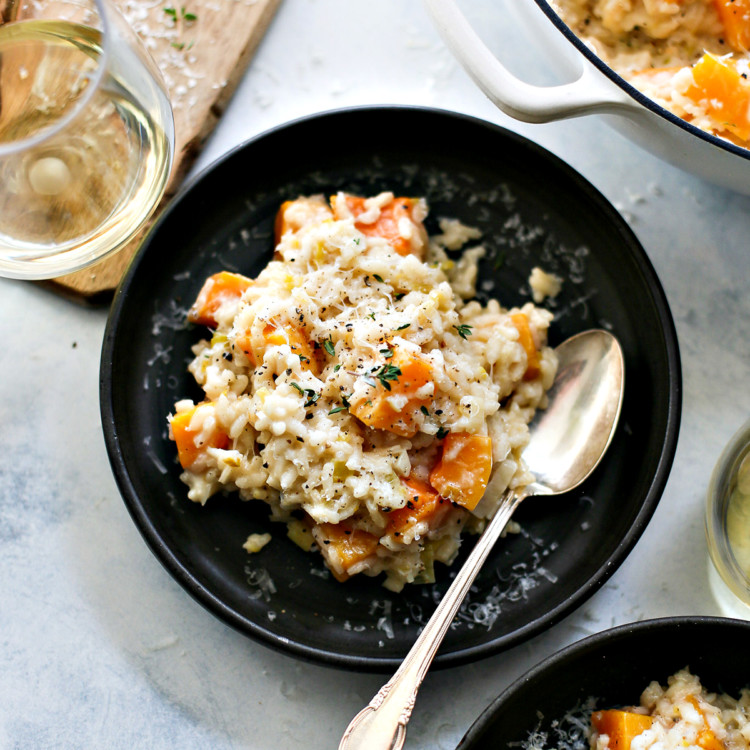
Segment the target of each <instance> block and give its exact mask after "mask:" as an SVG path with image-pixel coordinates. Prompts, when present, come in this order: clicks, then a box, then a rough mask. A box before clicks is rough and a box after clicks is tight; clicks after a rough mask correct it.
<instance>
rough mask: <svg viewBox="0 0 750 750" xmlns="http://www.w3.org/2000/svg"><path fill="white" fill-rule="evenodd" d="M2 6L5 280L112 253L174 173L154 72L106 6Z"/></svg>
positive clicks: (1, 247)
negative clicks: (171, 172)
mask: <svg viewBox="0 0 750 750" xmlns="http://www.w3.org/2000/svg"><path fill="white" fill-rule="evenodd" d="M4 1H5V5H4V4H3V0H0V13H2V21H1V22H0V276H6V277H11V278H19V279H49V278H53V277H56V276H60V275H63V274H66V273H70V272H72V271H77V270H80V269H82V268H85V267H86V266H89V265H91V264H93V263H95V262H97V261H98V260H100V259H102V258H104V257H105V256H107V255H109V254H111V253H114V252H116V251H117V250H119V249H121V248H122V247H123V246H124V245H125V244H126V243H128V242H129V241H130V240H131V239H133V237H134V236H135V235H136V234H137V233H138V231H139V230H140V229H141V228H142V227H143V226H144V224H145V223H146V221H147V220H148V218H149V216H150V215H151V214H152V212H153V210H154V209H155V208H156V206H157V204H158V203H159V200H160V199H161V197H162V195H163V193H164V188H165V186H166V183H167V179H168V177H169V173H170V170H171V167H172V160H173V154H174V120H173V116H172V109H171V106H170V103H169V98H168V96H167V92H166V88H165V86H164V83H163V81H162V78H161V75H160V73H159V70H158V68H157V67H156V65H155V64H154V62H153V60H152V59H151V58H150V56H149V55H148V53H147V51H146V50H145V49H144V47H143V45H142V44H141V42H140V40H139V39H138V37H137V36H136V34H135V33H134V32H133V31H132V29H130V27H129V26H128V24H127V22H126V21H125V19H124V18H123V17H122V16H121V15H120V13H119V11H118V10H117V9H116V8H115V7H114V6H113V5H112V4H111V0H28V2H27V0H4Z"/></svg>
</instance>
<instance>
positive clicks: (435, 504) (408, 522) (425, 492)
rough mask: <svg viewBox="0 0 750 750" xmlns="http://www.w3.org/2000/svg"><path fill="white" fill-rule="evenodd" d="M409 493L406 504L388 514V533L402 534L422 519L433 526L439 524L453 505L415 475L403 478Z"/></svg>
mask: <svg viewBox="0 0 750 750" xmlns="http://www.w3.org/2000/svg"><path fill="white" fill-rule="evenodd" d="M401 481H402V482H403V484H404V487H405V488H406V491H407V493H408V499H407V501H406V505H405V506H404V507H403V508H398V509H396V510H392V511H391V512H390V513H389V514H388V525H387V527H386V534H395V535H397V536H400V535H401V534H403V533H404V532H405V531H406V530H407V529H408V528H410V527H411V526H414V525H416V524H418V523H421V522H422V521H427V522H428V523H429V524H430V526H431V527H433V528H434V527H435V526H438V525H439V524H440V521H441V519H442V517H443V516H444V515H445V513H446V512H447V511H448V509H449V508H450V507H451V504H450V502H448V500H446V499H445V498H442V497H440V495H439V494H438V493H437V492H436V491H435V490H434V489H433V488H432V487H430V485H429V484H427V483H426V482H422V481H420V480H419V479H416V478H414V477H409V478H407V479H402V480H401Z"/></svg>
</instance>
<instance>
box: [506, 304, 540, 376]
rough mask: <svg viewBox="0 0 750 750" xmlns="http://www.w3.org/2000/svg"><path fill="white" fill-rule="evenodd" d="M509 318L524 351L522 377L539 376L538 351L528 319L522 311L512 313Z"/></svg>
mask: <svg viewBox="0 0 750 750" xmlns="http://www.w3.org/2000/svg"><path fill="white" fill-rule="evenodd" d="M510 319H511V321H512V322H513V325H514V326H515V327H516V330H517V331H518V343H519V344H521V346H522V347H523V349H524V351H525V352H526V372H524V374H523V379H524V380H533V379H534V378H537V377H539V373H540V372H541V369H540V367H539V352H538V351H537V348H536V345H535V344H534V336H533V335H532V333H531V326H529V319H528V318H527V317H526V315H525V314H524V313H514V314H513V315H511V316H510Z"/></svg>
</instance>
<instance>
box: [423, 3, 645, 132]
mask: <svg viewBox="0 0 750 750" xmlns="http://www.w3.org/2000/svg"><path fill="white" fill-rule="evenodd" d="M513 1H514V2H518V0H513ZM424 3H425V5H426V7H427V10H428V12H429V13H430V15H431V16H432V19H433V21H434V23H435V25H436V27H437V29H438V31H439V32H440V34H441V36H442V38H443V41H444V42H445V43H446V45H447V46H448V47H449V48H450V50H451V51H452V52H453V54H454V55H455V56H456V59H457V60H458V61H459V62H460V63H461V65H462V66H463V67H464V68H465V70H466V71H467V73H468V74H469V75H470V76H471V77H472V78H473V80H474V82H475V83H476V84H477V85H478V86H479V88H481V89H482V91H483V92H484V93H485V94H486V95H487V96H488V97H489V99H490V100H491V101H492V102H493V103H494V104H495V105H496V106H498V107H499V108H500V109H501V110H502V111H503V112H505V114H507V115H510V116H511V117H513V118H515V119H517V120H522V121H524V122H535V123H539V122H550V121H552V120H562V119H565V118H568V117H578V116H581V115H586V114H591V113H594V112H622V110H623V109H631V110H632V109H633V107H634V106H635V103H634V101H633V100H632V99H631V98H630V97H629V96H628V95H627V94H625V92H624V91H622V90H621V89H620V88H619V87H617V85H616V84H614V83H613V82H611V81H609V80H607V79H606V78H605V77H604V76H602V75H601V74H600V73H599V71H597V70H596V68H594V67H593V66H592V65H587V64H584V65H582V71H581V75H580V77H579V78H578V79H577V80H576V81H573V82H572V83H567V84H563V85H560V86H534V85H532V84H529V83H525V82H524V81H522V80H520V79H519V78H517V77H516V76H514V75H513V74H512V73H511V72H510V71H509V70H508V69H507V68H506V67H505V66H504V65H503V64H502V63H501V62H500V61H499V60H498V59H497V58H496V57H495V55H494V54H493V53H492V52H491V51H490V50H489V49H488V47H487V46H486V45H485V44H484V42H483V41H482V40H481V38H480V37H479V35H478V34H477V33H476V31H474V29H473V27H472V26H471V24H470V23H469V22H468V21H467V20H466V17H465V16H464V15H463V13H461V11H460V10H459V9H458V6H457V5H456V3H455V1H454V0H424Z"/></svg>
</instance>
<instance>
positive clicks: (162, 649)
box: [0, 0, 750, 750]
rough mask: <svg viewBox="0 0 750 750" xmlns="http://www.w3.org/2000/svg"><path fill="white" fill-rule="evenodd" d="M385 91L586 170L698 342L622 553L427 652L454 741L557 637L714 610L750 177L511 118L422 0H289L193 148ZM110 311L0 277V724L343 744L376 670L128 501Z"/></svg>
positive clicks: (606, 135)
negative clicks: (206, 593)
mask: <svg viewBox="0 0 750 750" xmlns="http://www.w3.org/2000/svg"><path fill="white" fill-rule="evenodd" d="M464 5H465V6H466V7H468V8H470V9H471V15H472V17H473V19H474V20H475V21H477V22H479V23H480V24H481V26H482V28H483V29H484V30H485V33H486V34H487V36H488V38H492V39H493V40H495V41H496V43H497V44H498V45H502V48H503V51H504V54H507V55H508V56H509V57H508V59H512V60H513V61H514V65H518V66H519V68H522V69H524V70H525V71H527V73H528V75H529V76H530V77H531V78H532V79H534V78H536V79H537V80H539V81H544V80H546V79H547V77H548V75H549V72H548V71H546V70H545V68H544V67H543V66H542V65H541V64H540V63H539V62H537V61H536V60H535V58H534V57H533V55H532V54H531V51H530V49H529V48H528V47H527V43H526V40H525V39H524V38H523V35H522V34H519V33H518V32H514V31H513V30H512V29H510V28H507V27H505V25H504V19H505V18H506V16H505V15H504V14H502V13H498V12H497V10H496V8H497V3H496V2H493V0H472V1H471V2H468V1H467V2H466V3H465V4H464ZM382 103H403V104H422V105H428V106H437V107H441V108H446V109H451V110H456V111H460V112H465V113H468V114H472V115H476V116H478V117H482V118H485V119H487V120H491V121H493V122H497V123H500V124H502V125H505V126H507V127H509V128H511V129H513V130H516V131H518V132H520V133H522V134H524V135H526V136H528V137H529V138H531V139H533V140H535V141H537V142H538V143H540V144H542V145H543V146H545V147H546V148H548V149H549V150H550V151H552V152H554V153H555V154H557V155H559V156H561V157H562V158H563V159H565V160H566V161H567V162H569V163H570V164H571V165H572V166H573V167H575V168H576V169H577V170H579V171H580V172H581V173H582V174H583V175H584V176H585V177H586V178H587V179H589V180H590V181H591V182H592V183H593V184H594V185H595V186H596V187H597V188H598V189H599V190H601V191H602V192H603V193H604V194H605V196H606V197H607V198H608V199H609V200H610V201H611V202H612V203H613V204H614V205H615V206H616V207H617V208H618V209H619V210H620V212H621V213H622V214H623V215H624V216H625V217H626V219H627V220H628V222H629V223H630V225H631V226H632V228H633V230H634V231H635V233H636V235H637V236H638V238H639V239H640V241H641V242H642V243H643V245H644V247H645V249H646V251H647V253H648V255H649V257H650V258H651V260H652V262H653V264H654V266H655V268H656V271H657V273H658V275H659V277H660V279H661V281H662V283H663V285H664V288H665V290H666V294H667V297H668V300H669V303H670V305H671V309H672V312H673V315H674V319H675V323H676V326H677V332H678V336H679V342H680V347H681V355H682V361H683V376H684V404H683V414H682V427H681V433H680V440H679V443H678V447H677V453H676V457H675V461H674V467H673V470H672V473H671V476H670V479H669V482H668V484H667V486H666V490H665V492H664V495H663V498H662V500H661V502H660V504H659V506H658V508H657V510H656V513H655V515H654V517H653V519H652V521H651V523H650V525H649V526H648V528H647V529H646V531H645V533H644V534H643V536H642V537H641V539H640V541H639V542H638V544H637V545H636V547H635V549H634V550H633V552H632V553H631V554H630V556H629V557H628V559H627V560H626V561H625V563H624V564H623V565H622V566H621V568H620V569H618V570H617V571H616V573H615V574H614V575H613V576H612V578H611V579H610V580H609V582H608V583H607V584H606V585H605V586H604V587H603V588H602V589H601V590H600V591H598V592H597V593H596V594H595V595H594V596H593V597H592V598H591V599H590V600H588V601H587V602H586V603H585V604H584V605H583V606H581V607H580V608H579V609H578V610H577V611H575V612H573V613H572V614H571V615H569V616H568V617H567V618H566V619H565V620H563V621H562V622H561V623H559V624H558V625H556V626H555V627H554V628H552V629H550V630H548V631H547V632H545V633H543V634H541V635H539V636H537V637H536V638H534V639H533V640H531V641H529V642H527V643H524V644H522V645H519V646H517V647H515V648H513V649H512V650H510V651H507V652H505V653H502V654H500V655H497V656H494V657H491V658H487V659H485V660H483V661H482V662H481V663H475V664H472V665H468V666H463V667H457V668H452V669H445V670H440V671H437V672H434V673H431V674H429V675H428V677H427V680H426V682H425V683H424V685H423V687H422V690H421V693H420V696H419V699H418V701H417V705H416V709H415V712H414V715H413V718H412V721H411V724H410V727H409V733H408V740H407V747H409V748H431V749H434V750H449V749H450V748H454V747H455V746H456V744H457V743H458V741H459V739H460V738H461V737H462V736H463V734H464V732H465V731H466V730H467V728H468V727H469V726H470V724H471V723H472V722H473V720H474V719H475V718H476V716H477V715H478V714H479V713H480V712H481V711H482V710H483V709H484V707H485V706H486V705H487V704H488V703H489V702H490V701H491V700H492V699H493V698H494V697H495V696H496V695H497V694H498V693H499V692H500V691H502V690H503V689H504V688H505V687H507V686H508V685H509V684H510V683H511V682H512V681H513V680H514V679H515V678H516V677H518V676H519V675H520V674H522V673H523V672H525V671H526V670H527V669H529V668H530V667H531V666H533V665H534V664H536V663H537V662H539V661H540V660H541V659H543V658H544V657H546V656H548V655H549V654H551V653H553V652H554V651H556V650H558V649H559V648H561V647H563V646H564V645H567V644H569V643H571V642H573V641H575V640H578V639H580V638H581V637H583V636H585V635H587V634H590V633H594V632H597V631H600V630H603V629H605V628H608V627H610V626H612V625H616V624H620V623H626V622H630V621H634V620H640V619H644V618H650V617H658V616H664V615H671V614H707V615H710V614H719V613H720V611H719V609H718V607H717V605H716V603H715V602H714V600H713V599H712V596H711V593H710V590H709V587H708V580H707V563H706V549H705V543H704V539H703V503H704V494H705V489H706V485H707V482H708V479H709V476H710V473H711V470H712V468H713V465H714V463H715V462H716V459H717V458H718V455H719V453H720V451H721V450H722V448H723V446H724V445H725V443H726V442H727V440H728V439H729V437H730V436H731V435H732V434H733V433H734V432H735V431H736V430H737V429H738V428H739V427H740V426H741V424H742V423H743V422H744V421H745V420H746V419H747V417H748V415H750V389H749V388H748V387H747V381H746V380H745V378H746V377H747V376H748V368H749V366H750V347H748V341H749V340H750V295H748V293H747V279H748V270H749V269H750V256H748V247H747V238H748V237H749V236H750V198H747V197H743V196H740V195H736V194H732V193H729V192H726V191H724V190H722V189H719V188H717V187H714V186H712V185H709V184H707V183H704V182H702V181H700V180H699V179H698V178H694V177H691V176H689V175H686V174H684V173H682V172H680V171H678V170H676V169H675V168H673V167H670V166H668V165H666V164H663V163H661V162H659V161H657V160H656V159H655V158H653V157H652V156H650V155H648V154H646V153H645V152H643V151H641V150H639V149H638V148H637V147H635V146H633V145H631V144H630V143H629V142H627V141H625V140H624V139H623V138H621V137H620V136H619V135H618V134H616V133H615V132H614V131H613V130H611V129H610V128H609V127H608V126H607V125H606V124H605V123H604V122H603V121H602V120H601V119H600V118H597V117H587V118H582V119H577V120H568V121H565V122H560V123H555V124H547V125H525V124H521V123H517V122H514V121H512V120H510V119H509V118H507V117H505V116H504V115H503V114H502V113H500V112H499V111H498V110H497V109H496V108H495V107H494V106H493V105H492V104H491V103H490V102H489V101H488V100H487V99H486V98H485V97H484V96H483V94H481V93H480V92H479V91H478V90H477V89H476V88H475V86H474V85H473V84H472V83H471V81H470V80H469V78H468V76H467V75H466V74H465V73H464V72H463V70H462V69H461V68H460V67H459V66H458V65H457V63H456V62H455V61H454V59H453V57H452V56H451V54H450V53H449V52H448V50H447V49H446V48H445V47H444V45H443V44H442V42H441V40H440V39H439V37H438V35H437V33H436V32H435V31H434V29H433V27H432V24H431V22H430V20H429V18H428V17H427V14H426V11H425V10H424V8H423V7H422V6H421V4H419V3H404V2H400V1H399V0H378V1H377V2H365V0H284V1H283V3H282V5H281V7H280V10H279V12H278V15H277V17H276V18H275V20H274V21H273V23H272V25H271V27H270V29H269V31H268V33H267V36H266V38H265V39H264V41H263V42H262V44H261V46H260V48H259V50H258V52H257V55H256V57H255V58H254V60H253V62H252V64H251V66H250V68H249V70H248V72H247V74H246V75H245V77H244V79H243V81H242V83H241V85H240V87H239V89H238V91H237V94H236V96H235V97H234V99H233V101H232V103H231V105H230V107H229V109H228V111H227V112H226V114H225V116H224V117H223V119H222V121H221V123H220V124H219V126H218V128H217V130H216V132H215V134H214V135H213V137H212V138H211V140H210V141H209V143H208V144H207V147H206V149H205V151H204V152H203V153H202V155H201V157H200V159H199V162H198V163H197V164H196V167H195V170H194V171H198V170H200V169H202V168H204V167H205V166H207V165H208V164H210V162H211V161H212V160H214V159H216V158H217V157H219V156H220V155H221V154H223V153H224V152H225V151H227V150H228V149H230V148H231V147H233V146H234V145H236V144H238V143H240V142H241V141H243V140H245V139H246V138H248V137H251V136H253V135H255V134H257V133H259V132H262V131H264V130H266V129H267V128H269V127H272V126H274V125H276V124H279V123H282V122H285V121H287V120H289V119H292V118H295V117H298V116H301V115H306V114H310V113H313V112H317V111H323V110H328V109H334V108H339V107H344V106H348V105H354V104H382ZM106 317H107V310H106V309H104V308H96V309H92V308H86V307H84V306H79V305H77V304H74V303H72V302H71V301H69V300H67V299H64V298H62V297H60V296H57V295H56V294H54V293H52V292H50V291H48V290H46V289H44V288H42V287H40V286H38V285H35V284H32V283H28V282H19V281H10V280H4V279H3V280H0V331H1V332H2V342H3V346H2V348H0V372H2V384H3V398H2V399H1V400H0V424H2V429H1V430H0V454H1V455H2V457H3V458H2V462H0V570H2V576H0V659H1V661H0V665H1V674H2V679H0V706H2V708H1V709H0V747H2V748H23V750H29V749H31V748H97V749H100V748H108V749H114V748H128V750H130V749H132V748H151V749H153V750H157V749H159V748H176V747H181V748H191V749H192V750H197V749H200V748H206V749H207V750H208V749H209V748H210V750H229V749H230V748H232V749H237V748H253V749H255V750H270V749H273V750H279V749H282V750H295V749H296V748H300V749H301V748H310V747H314V748H334V747H337V746H338V741H339V738H340V736H341V733H342V732H343V730H344V728H345V727H346V725H347V724H348V722H349V720H350V719H351V717H352V716H353V715H354V714H355V713H356V712H357V711H358V710H359V709H360V708H361V707H362V706H363V705H364V704H365V703H367V702H368V701H369V700H370V698H371V697H372V695H373V694H374V693H375V691H376V690H377V689H378V688H379V687H380V685H381V684H382V682H383V679H384V678H383V676H382V675H371V674H357V673H352V672H346V671H339V670H334V669H329V668H326V667H321V666H316V665H312V664H308V663H303V662H301V661H297V660H295V659H293V658H291V657H289V656H286V655H284V654H280V653H277V652H275V651H272V650H269V649H268V648H266V647H265V646H262V645H259V644H257V643H255V642H253V641H251V640H249V639H248V638H246V637H245V636H243V635H240V634H239V633H237V632H235V631H234V630H232V629H231V628H229V627H228V626H226V625H225V624H223V623H222V622H220V621H219V620H217V619H216V618H215V617H213V616H212V615H211V614H209V612H207V611H206V610H205V609H204V608H203V607H201V606H200V605H199V604H197V603H196V602H195V601H194V600H193V599H191V598H190V597H189V596H187V595H186V594H185V592H184V591H183V590H182V588H180V586H179V585H178V584H177V583H176V582H175V581H174V580H173V579H172V578H171V577H170V576H169V574H168V573H167V572H166V571H165V570H164V569H163V568H162V566H161V565H160V563H159V562H158V561H157V560H156V558H155V557H154V556H153V555H152V554H151V552H150V551H149V550H148V549H147V547H146V545H145V543H144V541H143V539H142V538H141V537H140V535H139V533H138V531H137V530H136V528H135V526H134V524H133V523H132V521H131V519H130V517H129V515H128V512H127V510H126V508H125V506H124V504H123V502H122V500H121V498H120V495H119V493H118V490H117V487H116V486H115V482H114V479H113V477H112V474H111V471H110V467H109V462H108V459H107V455H106V451H105V446H104V440H103V436H102V430H101V425H100V420H99V403H98V397H99V396H98V370H99V352H100V347H101V343H102V336H103V332H104V326H105V322H106ZM467 686H471V687H470V689H467Z"/></svg>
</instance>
